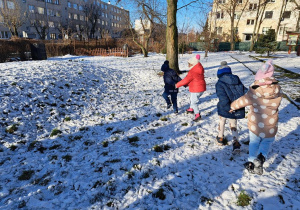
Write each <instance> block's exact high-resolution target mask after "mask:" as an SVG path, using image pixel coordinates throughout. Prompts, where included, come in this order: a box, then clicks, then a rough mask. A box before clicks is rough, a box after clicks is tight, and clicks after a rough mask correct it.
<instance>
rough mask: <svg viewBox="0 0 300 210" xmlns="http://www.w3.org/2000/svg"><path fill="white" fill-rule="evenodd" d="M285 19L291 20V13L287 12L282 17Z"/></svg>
mask: <svg viewBox="0 0 300 210" xmlns="http://www.w3.org/2000/svg"><path fill="white" fill-rule="evenodd" d="M282 17H283V18H290V17H291V11H285V12H284V13H283V15H282Z"/></svg>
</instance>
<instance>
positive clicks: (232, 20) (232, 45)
mask: <svg viewBox="0 0 300 210" xmlns="http://www.w3.org/2000/svg"><path fill="white" fill-rule="evenodd" d="M230 22H231V33H230V36H231V37H230V50H232V51H233V50H234V41H235V40H234V35H235V30H234V16H233V15H232V16H231V17H230Z"/></svg>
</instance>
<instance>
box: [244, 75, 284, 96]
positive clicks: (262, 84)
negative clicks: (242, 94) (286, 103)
mask: <svg viewBox="0 0 300 210" xmlns="http://www.w3.org/2000/svg"><path fill="white" fill-rule="evenodd" d="M268 83H269V84H268ZM250 91H252V93H253V95H255V96H257V97H258V98H265V99H272V98H277V97H279V96H281V89H280V86H279V85H278V81H277V80H275V79H274V78H265V79H264V80H263V81H262V80H259V81H257V80H256V81H255V82H254V83H253V84H252V85H251V88H250Z"/></svg>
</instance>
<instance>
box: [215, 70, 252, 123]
mask: <svg viewBox="0 0 300 210" xmlns="http://www.w3.org/2000/svg"><path fill="white" fill-rule="evenodd" d="M218 77H219V80H218V82H217V84H216V92H217V96H218V98H219V102H218V105H217V108H218V115H220V116H222V117H225V118H230V119H241V118H244V117H245V108H242V109H239V110H236V111H235V112H233V113H229V110H230V104H231V102H233V101H234V100H236V99H238V98H239V97H241V96H243V95H244V94H245V93H246V92H247V91H248V89H247V88H246V87H245V86H244V85H243V83H242V82H241V80H240V78H239V77H238V76H236V75H233V74H231V73H224V74H221V75H218Z"/></svg>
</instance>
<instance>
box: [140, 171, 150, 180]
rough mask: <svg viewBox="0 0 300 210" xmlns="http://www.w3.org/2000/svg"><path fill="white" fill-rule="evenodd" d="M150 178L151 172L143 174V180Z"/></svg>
mask: <svg viewBox="0 0 300 210" xmlns="http://www.w3.org/2000/svg"><path fill="white" fill-rule="evenodd" d="M149 177H150V173H149V172H145V173H143V175H142V178H143V179H147V178H149Z"/></svg>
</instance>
